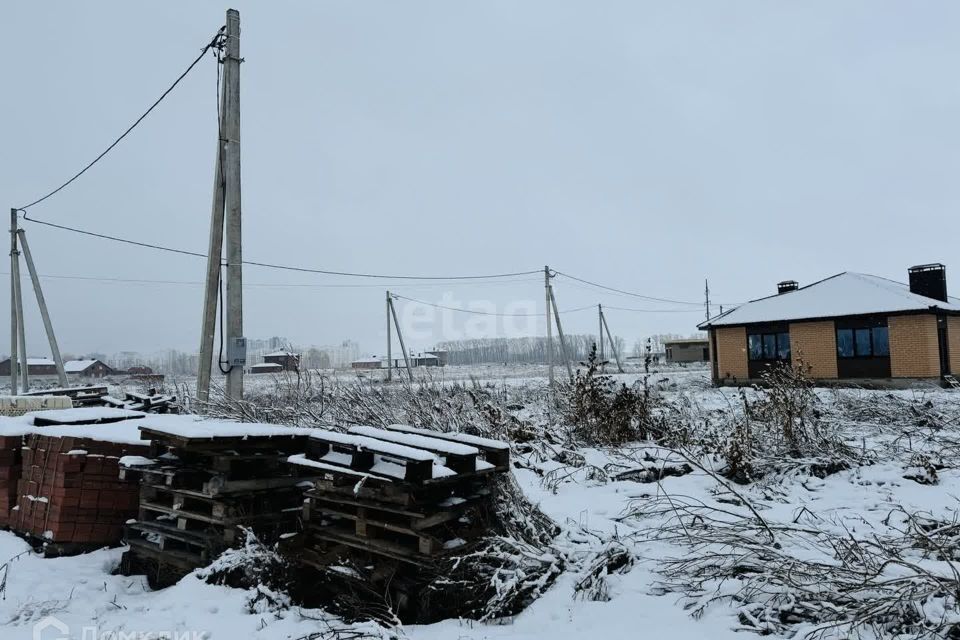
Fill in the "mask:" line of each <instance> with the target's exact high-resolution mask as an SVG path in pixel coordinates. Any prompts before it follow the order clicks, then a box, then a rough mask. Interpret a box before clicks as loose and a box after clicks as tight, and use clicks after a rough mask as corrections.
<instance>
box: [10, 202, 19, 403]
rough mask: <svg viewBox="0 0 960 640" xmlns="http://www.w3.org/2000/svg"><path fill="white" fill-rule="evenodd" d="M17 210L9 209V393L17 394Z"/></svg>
mask: <svg viewBox="0 0 960 640" xmlns="http://www.w3.org/2000/svg"><path fill="white" fill-rule="evenodd" d="M18 270H19V262H18V258H17V210H16V209H10V395H12V396H15V395H17V366H18V365H17V363H18V362H19V358H18V357H17V286H16V284H15V283H16V275H15V274H16V273H17V271H18Z"/></svg>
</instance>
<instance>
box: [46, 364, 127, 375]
mask: <svg viewBox="0 0 960 640" xmlns="http://www.w3.org/2000/svg"><path fill="white" fill-rule="evenodd" d="M63 370H64V371H65V372H66V374H67V375H68V376H77V377H79V378H104V377H106V376H109V375H110V374H112V373H114V370H113V368H112V367H111V366H109V365H108V364H106V363H105V362H103V361H101V360H67V361H66V362H64V363H63ZM53 373H54V375H56V373H57V370H56V368H54V370H53Z"/></svg>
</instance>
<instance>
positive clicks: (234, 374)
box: [223, 9, 246, 400]
mask: <svg viewBox="0 0 960 640" xmlns="http://www.w3.org/2000/svg"><path fill="white" fill-rule="evenodd" d="M223 83H224V88H225V93H224V98H225V100H224V102H223V111H224V113H225V117H224V125H225V126H224V127H223V137H224V138H226V140H225V142H224V144H225V153H224V164H225V165H226V185H225V187H224V208H225V210H226V211H225V213H224V223H225V224H226V242H227V300H226V305H227V310H226V311H227V326H226V337H227V344H228V345H230V347H232V349H233V350H234V351H235V352H238V351H239V350H240V349H241V348H242V349H243V351H244V353H243V358H242V360H243V363H241V364H239V366H237V364H236V363H235V362H234V360H236V358H234V357H231V358H230V360H231V363H230V371H229V373H227V397H228V398H235V399H238V400H239V399H241V398H243V366H244V364H246V342H245V341H244V339H243V251H242V242H243V240H242V238H243V234H242V233H241V208H240V12H239V11H237V10H236V9H227V40H226V52H225V56H224V60H223ZM228 353H229V350H228Z"/></svg>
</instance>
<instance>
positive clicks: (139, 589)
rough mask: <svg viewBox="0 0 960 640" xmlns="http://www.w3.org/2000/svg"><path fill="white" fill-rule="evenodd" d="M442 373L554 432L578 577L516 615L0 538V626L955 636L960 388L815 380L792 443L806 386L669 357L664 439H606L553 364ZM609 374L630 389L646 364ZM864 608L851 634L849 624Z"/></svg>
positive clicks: (63, 633) (523, 454)
mask: <svg viewBox="0 0 960 640" xmlns="http://www.w3.org/2000/svg"><path fill="white" fill-rule="evenodd" d="M437 373H438V374H441V375H437V376H434V377H433V379H432V380H429V381H426V382H424V381H419V384H425V385H428V386H429V385H430V384H440V385H447V384H448V383H460V384H463V385H464V387H467V388H468V387H469V386H470V385H479V386H484V385H486V386H488V387H490V388H492V389H495V390H497V389H499V390H497V391H496V393H497V394H499V396H500V397H502V399H503V400H504V403H505V406H508V407H510V411H511V412H512V416H513V417H514V418H515V419H516V420H517V421H519V422H522V423H525V424H529V425H530V428H534V427H536V428H537V429H539V431H537V433H540V434H542V437H540V438H538V439H537V440H535V441H533V442H526V443H522V444H517V445H516V446H515V448H514V452H513V459H514V461H515V465H516V468H515V469H514V471H513V473H514V476H515V478H516V480H517V482H518V484H519V486H520V487H521V488H522V490H523V493H524V494H525V495H526V497H527V498H528V499H529V500H530V501H531V502H532V503H534V504H536V505H538V506H539V507H540V508H541V509H542V510H543V512H544V513H546V514H547V515H548V516H549V517H550V518H552V519H553V520H554V521H555V522H556V523H557V524H558V525H559V526H560V528H561V532H560V534H559V535H558V536H557V538H556V539H555V541H554V543H553V544H552V545H551V547H550V551H549V553H550V554H552V555H553V556H554V557H556V558H558V559H562V561H563V566H564V570H563V572H562V573H561V574H560V576H559V578H557V579H556V581H554V582H553V583H552V584H550V585H549V587H548V588H546V589H545V590H544V592H543V593H542V595H540V597H539V598H538V599H536V600H535V601H534V602H533V603H532V604H530V606H529V607H527V608H526V609H525V610H524V611H522V612H521V613H519V614H518V615H516V616H514V617H512V618H509V619H505V620H497V621H493V622H486V623H480V622H476V621H467V620H448V621H443V622H439V623H435V624H431V625H423V626H404V627H398V628H393V629H384V628H381V627H378V626H377V625H375V624H373V623H354V624H350V625H347V624H345V623H342V622H339V621H338V620H336V619H334V618H333V617H332V616H330V615H328V614H326V613H325V612H323V611H321V610H313V609H311V610H306V609H301V608H298V607H297V606H295V605H291V606H281V607H277V606H266V605H264V606H260V605H256V604H251V603H253V602H256V601H259V599H258V598H257V595H258V594H257V593H256V592H255V590H252V589H251V590H242V589H231V588H227V587H223V586H215V585H211V584H207V583H206V582H205V581H204V580H203V579H202V578H201V577H199V576H198V575H196V574H192V575H190V576H187V577H186V578H185V579H183V580H182V581H181V582H180V583H179V584H177V585H175V586H173V587H170V588H168V589H165V590H162V591H157V592H153V591H151V590H150V589H149V588H148V587H147V585H146V580H145V579H144V578H142V577H136V576H135V577H124V576H120V575H116V569H117V567H118V564H119V560H120V556H121V554H122V552H123V549H105V550H101V551H98V552H95V553H90V554H86V555H82V556H77V557H72V558H60V559H43V558H41V557H39V556H37V555H35V554H33V553H32V552H31V551H30V549H29V547H28V546H27V545H26V544H25V543H24V542H23V541H21V540H20V539H18V538H17V537H16V536H14V535H12V534H10V533H8V532H0V563H2V562H6V564H3V565H2V568H0V591H3V599H2V601H0V638H2V639H4V640H6V639H8V638H9V639H10V640H20V639H29V638H41V639H46V640H53V639H54V638H78V639H79V638H84V639H86V638H94V637H96V638H124V637H140V636H137V635H124V634H144V637H151V638H162V637H170V638H198V637H204V638H213V639H217V640H221V639H223V640H226V639H234V638H257V639H263V640H268V639H269V640H277V639H281V638H283V639H301V638H303V639H310V640H316V639H319V638H368V637H369V638H390V637H397V638H411V639H422V640H451V639H456V640H482V639H491V640H493V639H507V638H511V639H519V640H527V639H530V640H533V639H555V640H568V639H569V640H573V639H577V640H583V639H584V638H599V639H603V640H612V639H616V638H635V637H663V638H671V639H674V640H686V639H688V638H690V639H692V638H716V639H723V638H734V637H736V638H741V639H742V638H744V637H749V635H746V636H745V634H750V633H763V634H768V635H771V636H772V637H798V638H801V637H838V638H842V637H849V634H850V633H851V629H853V631H852V632H853V633H854V634H860V635H861V636H862V637H865V638H871V637H878V638H879V637H899V638H917V637H955V636H953V635H948V634H950V633H951V632H952V633H954V634H956V633H958V629H960V626H958V625H960V609H958V603H957V597H958V596H957V594H958V593H960V573H958V570H960V563H958V562H956V561H957V560H958V559H960V543H958V542H957V540H960V527H958V525H957V521H958V516H957V513H958V498H957V496H958V495H960V420H958V417H960V402H958V399H960V394H958V393H957V392H949V391H945V390H940V389H936V388H932V387H931V388H926V389H922V390H913V391H896V392H887V391H865V390H842V391H835V390H827V389H817V390H815V391H813V392H812V393H811V394H810V397H808V398H806V400H805V401H806V402H808V403H809V406H808V407H806V408H804V407H801V408H800V409H798V415H797V416H795V417H798V418H800V422H799V423H796V422H792V424H793V426H794V428H796V429H797V430H798V431H800V430H804V433H805V434H807V435H802V434H801V435H802V437H801V435H795V436H794V437H795V438H797V440H796V442H798V443H800V444H798V445H796V448H792V446H791V445H789V443H788V444H784V442H782V441H781V440H780V438H779V435H777V434H775V433H772V432H773V431H776V430H777V429H778V428H779V426H778V425H780V424H781V423H779V422H777V419H778V416H780V415H781V414H780V413H778V411H781V410H783V407H785V406H786V407H787V408H786V411H787V412H788V413H789V412H790V411H793V410H794V409H795V408H796V407H795V406H794V405H793V404H791V403H792V402H793V401H795V400H796V397H794V396H792V395H789V394H788V397H786V398H785V399H784V398H779V399H774V400H771V398H770V395H769V394H764V393H762V392H758V391H755V390H749V391H747V392H745V393H744V394H742V395H741V392H740V391H739V390H737V389H729V388H727V389H714V388H712V387H710V385H709V384H708V375H709V373H708V370H707V369H706V368H703V367H691V368H663V369H661V370H656V371H655V372H653V373H651V374H650V376H649V378H648V380H647V382H648V385H649V386H650V387H651V392H652V394H653V395H654V396H656V398H657V403H658V407H659V408H658V410H657V411H658V415H662V416H663V419H662V420H661V421H660V422H657V424H658V425H660V427H658V428H661V429H662V430H661V431H658V432H657V434H656V437H657V442H656V443H654V442H653V441H652V440H651V441H644V442H633V443H628V444H625V445H618V446H614V447H604V446H598V445H585V444H575V443H573V444H571V441H570V439H569V438H568V437H566V436H562V437H561V436H557V434H559V433H560V432H562V431H563V430H564V429H565V428H566V427H565V425H564V422H565V419H564V417H563V416H562V415H560V414H559V413H557V412H556V411H554V410H553V409H550V408H547V407H544V406H542V403H543V402H544V401H543V400H542V398H543V397H545V370H544V368H542V367H503V366H499V367H493V366H492V367H472V368H469V367H447V368H445V369H444V370H442V371H439V372H437ZM557 375H558V378H559V377H563V376H564V373H563V370H562V369H557ZM339 377H342V378H343V380H342V382H344V383H345V384H350V383H351V380H355V377H356V376H355V375H353V374H352V373H351V374H349V375H348V374H341V375H340V376H339ZM614 377H615V378H616V379H617V380H618V381H623V382H626V383H629V384H633V383H639V381H641V380H642V379H643V378H644V374H643V372H642V371H638V370H633V371H631V372H629V373H627V374H624V375H618V376H614ZM271 378H272V376H271ZM276 384H277V380H266V379H264V380H257V381H255V382H251V387H254V388H257V389H259V390H260V391H261V392H263V393H269V391H270V389H271V385H276ZM530 390H533V391H538V390H539V391H541V392H544V393H540V394H539V395H538V394H537V393H529V394H528V395H524V394H525V393H526V392H528V391H530ZM521 392H522V393H521ZM524 398H526V401H524ZM537 398H540V399H541V400H537ZM524 402H526V404H524ZM538 403H540V404H538ZM778 403H779V404H778ZM748 405H749V406H750V407H752V408H750V409H745V406H748ZM801 423H802V424H801ZM665 425H672V426H665ZM812 425H815V426H812ZM807 436H809V437H807ZM650 437H651V438H653V437H654V435H651V436H650ZM785 447H786V448H785ZM738 456H739V457H738ZM734 463H738V464H740V465H741V467H740V468H741V471H740V472H739V473H738V474H736V473H730V471H731V465H733V464H734ZM674 472H676V473H674ZM651 480H652V481H651ZM609 550H616V551H617V553H619V554H620V555H621V557H623V558H626V559H627V561H626V562H624V563H621V564H618V565H611V566H610V567H609V568H608V569H604V568H603V567H602V565H598V564H597V561H598V560H599V559H602V558H603V554H604V553H605V552H606V551H609ZM858 563H859V564H858ZM861 565H862V566H861ZM598 566H600V569H599V570H597V567H598ZM858 567H859V568H858ZM778 572H781V573H778ZM785 574H786V577H785ZM585 584H588V585H592V586H588V587H587V588H584V585H585ZM888 592H889V596H887V595H883V594H887V593H888ZM878 594H880V595H882V596H883V597H882V598H881V597H880V595H878ZM881 601H882V602H881ZM861 605H870V606H873V609H872V610H870V611H866V610H865V609H869V606H867V607H864V606H861ZM880 609H883V611H880ZM251 611H253V612H251ZM838 611H839V613H838ZM870 615H873V616H874V617H873V618H869V616H870ZM49 616H53V617H54V618H55V622H54V619H53V618H49ZM864 616H866V617H864ZM858 617H864V618H863V620H864V621H865V622H864V624H861V625H859V626H857V627H856V628H854V627H850V626H848V625H847V623H846V622H843V621H844V620H847V618H849V619H850V621H855V620H856V619H857V618H858ZM838 620H840V622H838ZM891 620H892V621H893V622H891ZM44 622H46V623H49V626H48V627H47V628H45V629H40V630H39V632H38V629H37V626H36V625H37V624H38V623H44ZM951 630H952V631H951ZM35 632H38V633H39V635H35ZM924 633H926V634H927V635H926V636H924V635H923V634H924ZM146 634H152V635H146Z"/></svg>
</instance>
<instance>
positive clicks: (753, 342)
mask: <svg viewBox="0 0 960 640" xmlns="http://www.w3.org/2000/svg"><path fill="white" fill-rule="evenodd" d="M747 354H748V357H749V358H750V359H751V360H766V361H770V362H772V361H777V360H784V361H786V360H789V359H790V334H789V333H787V332H782V333H751V334H748V335H747Z"/></svg>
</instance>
